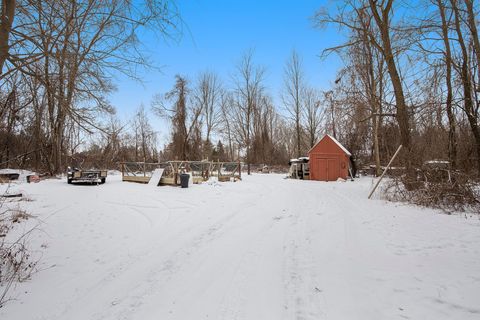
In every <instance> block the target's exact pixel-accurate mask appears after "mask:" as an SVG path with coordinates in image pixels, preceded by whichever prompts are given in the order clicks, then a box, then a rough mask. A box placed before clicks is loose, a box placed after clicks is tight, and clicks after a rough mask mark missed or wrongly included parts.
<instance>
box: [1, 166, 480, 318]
mask: <svg viewBox="0 0 480 320" xmlns="http://www.w3.org/2000/svg"><path fill="white" fill-rule="evenodd" d="M370 186H371V179H367V178H365V179H360V180H357V181H356V182H354V183H351V182H347V183H320V182H310V181H293V180H284V179H282V176H280V175H254V176H251V177H246V178H245V181H242V182H238V183H222V184H203V185H194V186H192V187H191V188H188V189H179V188H171V187H158V188H151V187H148V186H146V185H139V184H130V183H122V182H121V181H120V180H119V177H118V176H112V177H109V180H108V181H107V183H106V184H105V185H102V186H68V185H67V184H66V182H64V181H47V182H42V183H39V184H34V185H21V186H19V187H20V188H21V189H23V191H24V192H25V193H27V194H29V195H30V197H31V198H32V199H34V200H35V201H32V202H26V203H24V205H26V206H27V209H28V210H29V211H30V212H31V213H34V214H35V215H38V219H39V220H41V221H43V223H42V225H41V229H42V230H43V232H40V233H37V234H36V236H35V238H34V239H32V246H33V247H34V248H35V249H38V250H41V251H42V252H43V254H44V255H43V258H42V260H41V265H40V267H41V268H42V269H45V270H43V271H41V272H39V273H37V274H35V275H34V277H33V279H32V280H31V281H29V282H27V283H23V284H20V285H18V286H17V287H16V290H15V291H14V295H15V297H16V299H17V300H16V301H12V302H10V303H9V304H8V305H7V306H6V307H5V308H3V309H0V319H6V320H7V319H8V320H10V319H19V320H20V319H22V320H23V319H45V320H46V319H48V320H55V319H79V320H84V319H98V320H100V319H139V320H140V319H142V320H143V319H162V320H163V319H256V320H258V319H274V320H276V319H369V320H370V319H479V318H480V298H478V297H480V258H479V257H480V222H479V220H478V218H470V219H465V218H462V217H461V216H446V215H442V214H436V213H434V212H433V211H430V210H421V209H418V208H412V207H408V206H401V205H399V206H395V205H393V204H389V203H385V202H383V201H378V200H375V201H369V200H366V195H367V193H368V191H369V188H370ZM42 245H43V246H46V248H44V249H42V248H40V246H42Z"/></svg>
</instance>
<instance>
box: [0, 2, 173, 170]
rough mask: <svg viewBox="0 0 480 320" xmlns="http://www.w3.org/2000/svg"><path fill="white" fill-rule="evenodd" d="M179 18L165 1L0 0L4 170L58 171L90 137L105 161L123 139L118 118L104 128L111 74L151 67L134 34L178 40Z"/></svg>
mask: <svg viewBox="0 0 480 320" xmlns="http://www.w3.org/2000/svg"><path fill="white" fill-rule="evenodd" d="M179 21H180V20H179V17H178V13H177V9H176V7H175V5H174V3H173V2H171V1H168V0H148V1H121V0H107V1H87V0H80V1H71V0H45V1H35V0H2V1H1V17H0V163H2V166H7V165H10V166H21V167H28V168H32V169H36V170H39V171H42V172H49V173H51V174H54V173H57V172H62V171H64V170H65V167H66V165H68V164H70V162H72V157H74V156H75V155H76V154H78V153H79V151H82V150H85V148H86V147H87V146H86V145H85V140H86V138H87V137H88V136H91V135H93V134H96V135H98V140H101V141H102V143H101V144H99V145H98V146H96V147H100V148H101V149H102V153H103V155H102V156H103V158H104V159H100V160H105V159H107V158H108V157H110V155H109V154H110V153H112V152H114V151H113V149H114V148H117V147H118V146H115V143H117V140H118V139H119V138H120V135H118V133H119V131H118V130H119V128H118V126H117V125H118V124H117V122H116V121H115V120H114V121H112V123H111V124H108V125H106V123H107V122H108V119H109V118H110V117H111V116H112V115H114V113H115V110H114V108H113V106H111V105H110V104H109V102H108V101H107V100H106V99H105V97H106V95H107V94H108V93H109V92H111V91H112V90H114V88H115V86H114V83H113V82H112V77H113V76H114V75H115V74H124V75H126V76H128V77H132V78H135V77H136V76H137V75H136V70H137V69H138V68H140V67H149V64H148V60H147V59H146V57H145V56H144V55H143V54H142V52H143V46H142V43H141V42H140V41H139V40H138V37H137V35H138V34H139V32H143V30H146V29H148V30H150V31H151V32H154V33H156V34H157V35H158V36H159V37H175V36H176V35H177V33H178V32H179V31H180V30H179V29H178V28H179V27H180V26H181V25H180V22H179ZM123 143H128V142H122V144H123ZM127 149H128V148H127ZM22 155H25V156H22ZM12 158H15V159H16V162H14V163H11V162H6V161H8V160H9V159H12Z"/></svg>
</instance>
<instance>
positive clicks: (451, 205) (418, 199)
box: [385, 170, 480, 213]
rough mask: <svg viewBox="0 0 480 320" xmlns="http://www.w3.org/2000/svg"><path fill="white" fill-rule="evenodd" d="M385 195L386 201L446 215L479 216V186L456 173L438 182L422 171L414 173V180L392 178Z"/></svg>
mask: <svg viewBox="0 0 480 320" xmlns="http://www.w3.org/2000/svg"><path fill="white" fill-rule="evenodd" d="M406 186H408V187H406ZM412 186H415V187H414V188H412ZM385 195H386V198H387V199H388V200H392V201H405V202H409V203H413V204H416V205H419V206H424V207H429V208H437V209H441V210H443V211H445V212H447V213H451V212H453V211H471V212H477V213H479V212H480V188H479V182H478V181H474V180H472V179H471V178H470V177H469V176H468V175H466V174H463V173H460V172H454V171H452V172H449V174H448V177H447V176H445V177H440V178H439V175H435V174H434V173H432V172H430V171H426V170H423V171H419V172H418V175H417V177H416V179H415V180H412V178H408V177H407V176H406V175H404V176H399V177H394V178H392V179H390V180H389V182H388V183H387V184H386V187H385Z"/></svg>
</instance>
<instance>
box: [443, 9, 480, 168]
mask: <svg viewBox="0 0 480 320" xmlns="http://www.w3.org/2000/svg"><path fill="white" fill-rule="evenodd" d="M450 3H451V5H452V9H453V13H454V22H455V32H456V34H457V42H458V45H459V46H460V52H461V58H460V66H459V67H457V69H458V71H459V74H460V80H461V82H462V87H463V105H464V111H465V114H466V116H467V119H468V122H469V124H470V128H471V130H472V134H473V137H474V139H475V149H476V153H477V161H476V162H477V170H478V171H479V172H480V127H479V124H478V107H479V106H478V105H477V106H476V105H475V102H474V99H473V97H474V91H475V88H474V83H473V77H472V75H471V71H470V68H469V61H470V55H469V52H468V48H467V44H466V42H465V40H464V31H463V30H462V25H461V21H462V20H463V19H464V17H463V16H462V15H461V12H460V9H459V6H458V3H457V1H456V0H451V1H450ZM475 30H476V29H475Z"/></svg>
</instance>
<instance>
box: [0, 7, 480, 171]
mask: <svg viewBox="0 0 480 320" xmlns="http://www.w3.org/2000/svg"><path fill="white" fill-rule="evenodd" d="M12 2H13V3H16V7H15V10H14V11H13V12H14V13H15V14H14V18H15V20H13V19H10V18H8V19H2V20H1V23H2V26H1V28H0V30H1V31H0V32H1V34H0V54H1V55H2V59H0V62H1V63H2V65H0V66H1V67H2V74H1V89H0V106H1V112H0V148H1V159H0V163H3V162H5V161H6V160H8V159H12V158H14V157H16V156H18V155H22V154H25V153H29V152H32V153H31V154H28V155H26V156H21V157H18V159H17V162H16V163H17V165H20V166H23V167H29V168H33V169H36V170H44V171H48V172H51V173H52V174H53V173H56V172H60V171H63V170H64V167H65V166H66V165H68V164H72V163H73V162H75V163H78V164H79V165H80V164H82V163H83V164H84V165H89V166H90V165H91V166H103V167H111V168H112V167H115V166H116V163H118V162H119V161H146V162H157V161H164V160H174V159H177V160H183V159H185V160H201V159H210V160H219V161H236V160H238V159H240V160H242V161H244V162H245V163H247V164H286V163H287V162H288V159H290V158H292V157H299V156H304V155H306V153H307V152H308V150H309V149H310V147H312V146H313V145H314V144H315V143H316V142H317V140H318V139H319V138H320V137H321V136H322V135H323V134H325V133H329V134H331V135H333V136H335V137H336V138H337V139H338V140H339V141H341V142H342V143H343V144H344V145H345V146H346V147H347V148H348V149H349V150H350V151H351V152H352V154H353V155H354V157H355V159H356V161H357V166H358V167H362V166H367V165H369V164H373V165H374V166H375V167H376V172H377V173H380V171H381V169H380V168H381V166H382V165H385V164H386V163H387V162H388V160H389V159H390V158H391V156H392V155H393V153H394V152H395V150H396V149H397V147H398V146H399V145H400V144H402V145H403V147H404V148H403V150H402V153H401V154H400V159H399V160H398V163H397V165H400V166H404V167H405V168H406V169H407V174H408V176H410V177H412V178H413V177H414V176H415V175H416V174H417V173H416V172H417V171H416V170H418V168H421V167H422V165H423V163H424V162H425V161H427V160H434V159H437V160H448V161H449V163H450V165H451V167H452V168H453V169H455V170H459V171H461V172H464V173H467V174H473V175H476V174H478V172H479V169H480V156H479V154H480V128H479V123H478V119H479V116H478V113H479V108H480V97H479V93H480V72H479V66H480V43H479V37H478V32H477V24H478V11H479V8H478V4H477V3H474V2H473V1H471V0H465V1H456V0H423V1H418V2H415V3H412V4H407V3H405V2H401V1H393V0H382V1H375V0H355V1H337V2H335V3H333V4H332V5H331V6H330V7H326V8H321V9H319V10H318V11H317V12H316V13H315V14H314V16H313V18H312V20H313V23H314V26H315V27H318V28H323V27H325V26H327V27H332V26H334V27H339V28H340V30H343V32H344V35H345V36H346V37H345V38H346V41H345V42H344V43H339V44H338V46H336V47H334V48H330V49H327V50H325V51H324V52H323V55H328V54H331V53H332V54H339V55H340V56H341V58H342V60H343V62H344V64H345V65H344V67H343V68H342V69H341V70H339V72H338V76H337V79H336V80H335V83H333V84H332V87H331V89H330V90H327V91H320V90H318V89H316V88H315V86H314V85H313V84H311V83H309V82H308V79H307V78H306V75H305V72H304V70H305V68H306V67H308V66H304V65H303V62H302V58H301V54H300V53H297V52H295V51H293V52H292V54H291V56H290V57H289V58H288V59H287V61H286V63H285V65H284V78H283V80H284V84H283V87H282V90H281V93H280V94H279V96H278V98H277V99H274V96H273V95H272V93H271V88H269V87H268V79H267V77H266V67H265V66H261V65H258V64H257V63H256V62H255V59H254V54H253V52H252V51H248V52H247V53H245V54H244V55H243V56H241V57H239V61H238V63H237V64H236V65H233V66H232V72H231V74H232V76H231V77H230V78H228V79H222V78H220V77H219V75H218V74H216V73H215V72H214V71H206V72H202V73H200V74H197V75H178V76H176V78H175V84H174V86H173V88H171V90H170V91H169V92H161V93H158V94H157V95H156V96H155V97H152V102H151V105H150V106H148V107H140V108H139V109H138V110H136V111H135V113H134V115H133V116H132V118H131V120H130V121H129V122H125V123H121V122H120V121H119V120H118V119H117V117H116V116H115V112H114V108H113V107H112V106H111V105H109V103H108V101H107V100H106V99H105V96H106V95H107V93H109V92H111V91H112V90H114V85H113V83H112V77H111V75H112V73H113V72H123V73H125V74H127V75H130V76H132V77H135V72H134V70H135V68H137V67H138V65H139V64H140V65H147V62H146V59H145V57H143V56H142V55H141V54H139V52H141V50H138V48H139V47H141V45H142V44H141V42H139V40H138V39H137V38H136V34H137V32H138V30H139V29H140V28H144V27H149V28H152V29H153V30H156V31H157V32H158V33H160V34H161V35H165V36H171V35H172V34H175V32H176V31H178V24H179V20H178V13H177V11H176V8H175V7H174V6H173V5H172V3H170V2H168V1H160V0H157V1H145V2H141V3H142V4H141V6H140V7H136V6H134V5H133V4H132V3H131V2H129V1H114V0H110V1H100V2H91V1H76V2H75V3H72V2H71V1H41V2H36V1H6V0H3V1H2V14H3V17H5V16H7V15H8V14H9V13H10V12H11V10H10V9H9V8H10V7H8V4H9V3H12ZM136 5H137V6H138V4H136ZM12 21H15V22H13V23H12V24H11V30H9V28H8V23H10V22H12ZM5 27H6V28H5ZM5 30H7V31H8V32H7V34H8V35H9V37H7V38H6V41H7V42H5V36H4V35H5ZM319 33H320V32H319ZM299 36H300V37H301V36H302V35H299ZM318 41H321V39H320V37H319V40H318ZM5 43H7V44H9V45H8V46H7V47H5ZM5 48H7V49H8V53H7V54H6V55H5ZM149 113H154V114H155V115H156V116H158V117H161V118H162V119H164V120H165V121H167V122H168V123H169V124H170V128H171V129H170V130H171V131H170V133H169V142H168V143H167V144H166V145H164V146H159V144H158V142H159V141H158V137H157V135H158V132H159V130H160V128H155V127H154V126H153V125H152V124H151V121H150V118H149V115H148V114H149ZM162 129H163V128H162ZM9 165H11V163H10V164H9ZM2 166H6V164H2Z"/></svg>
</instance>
